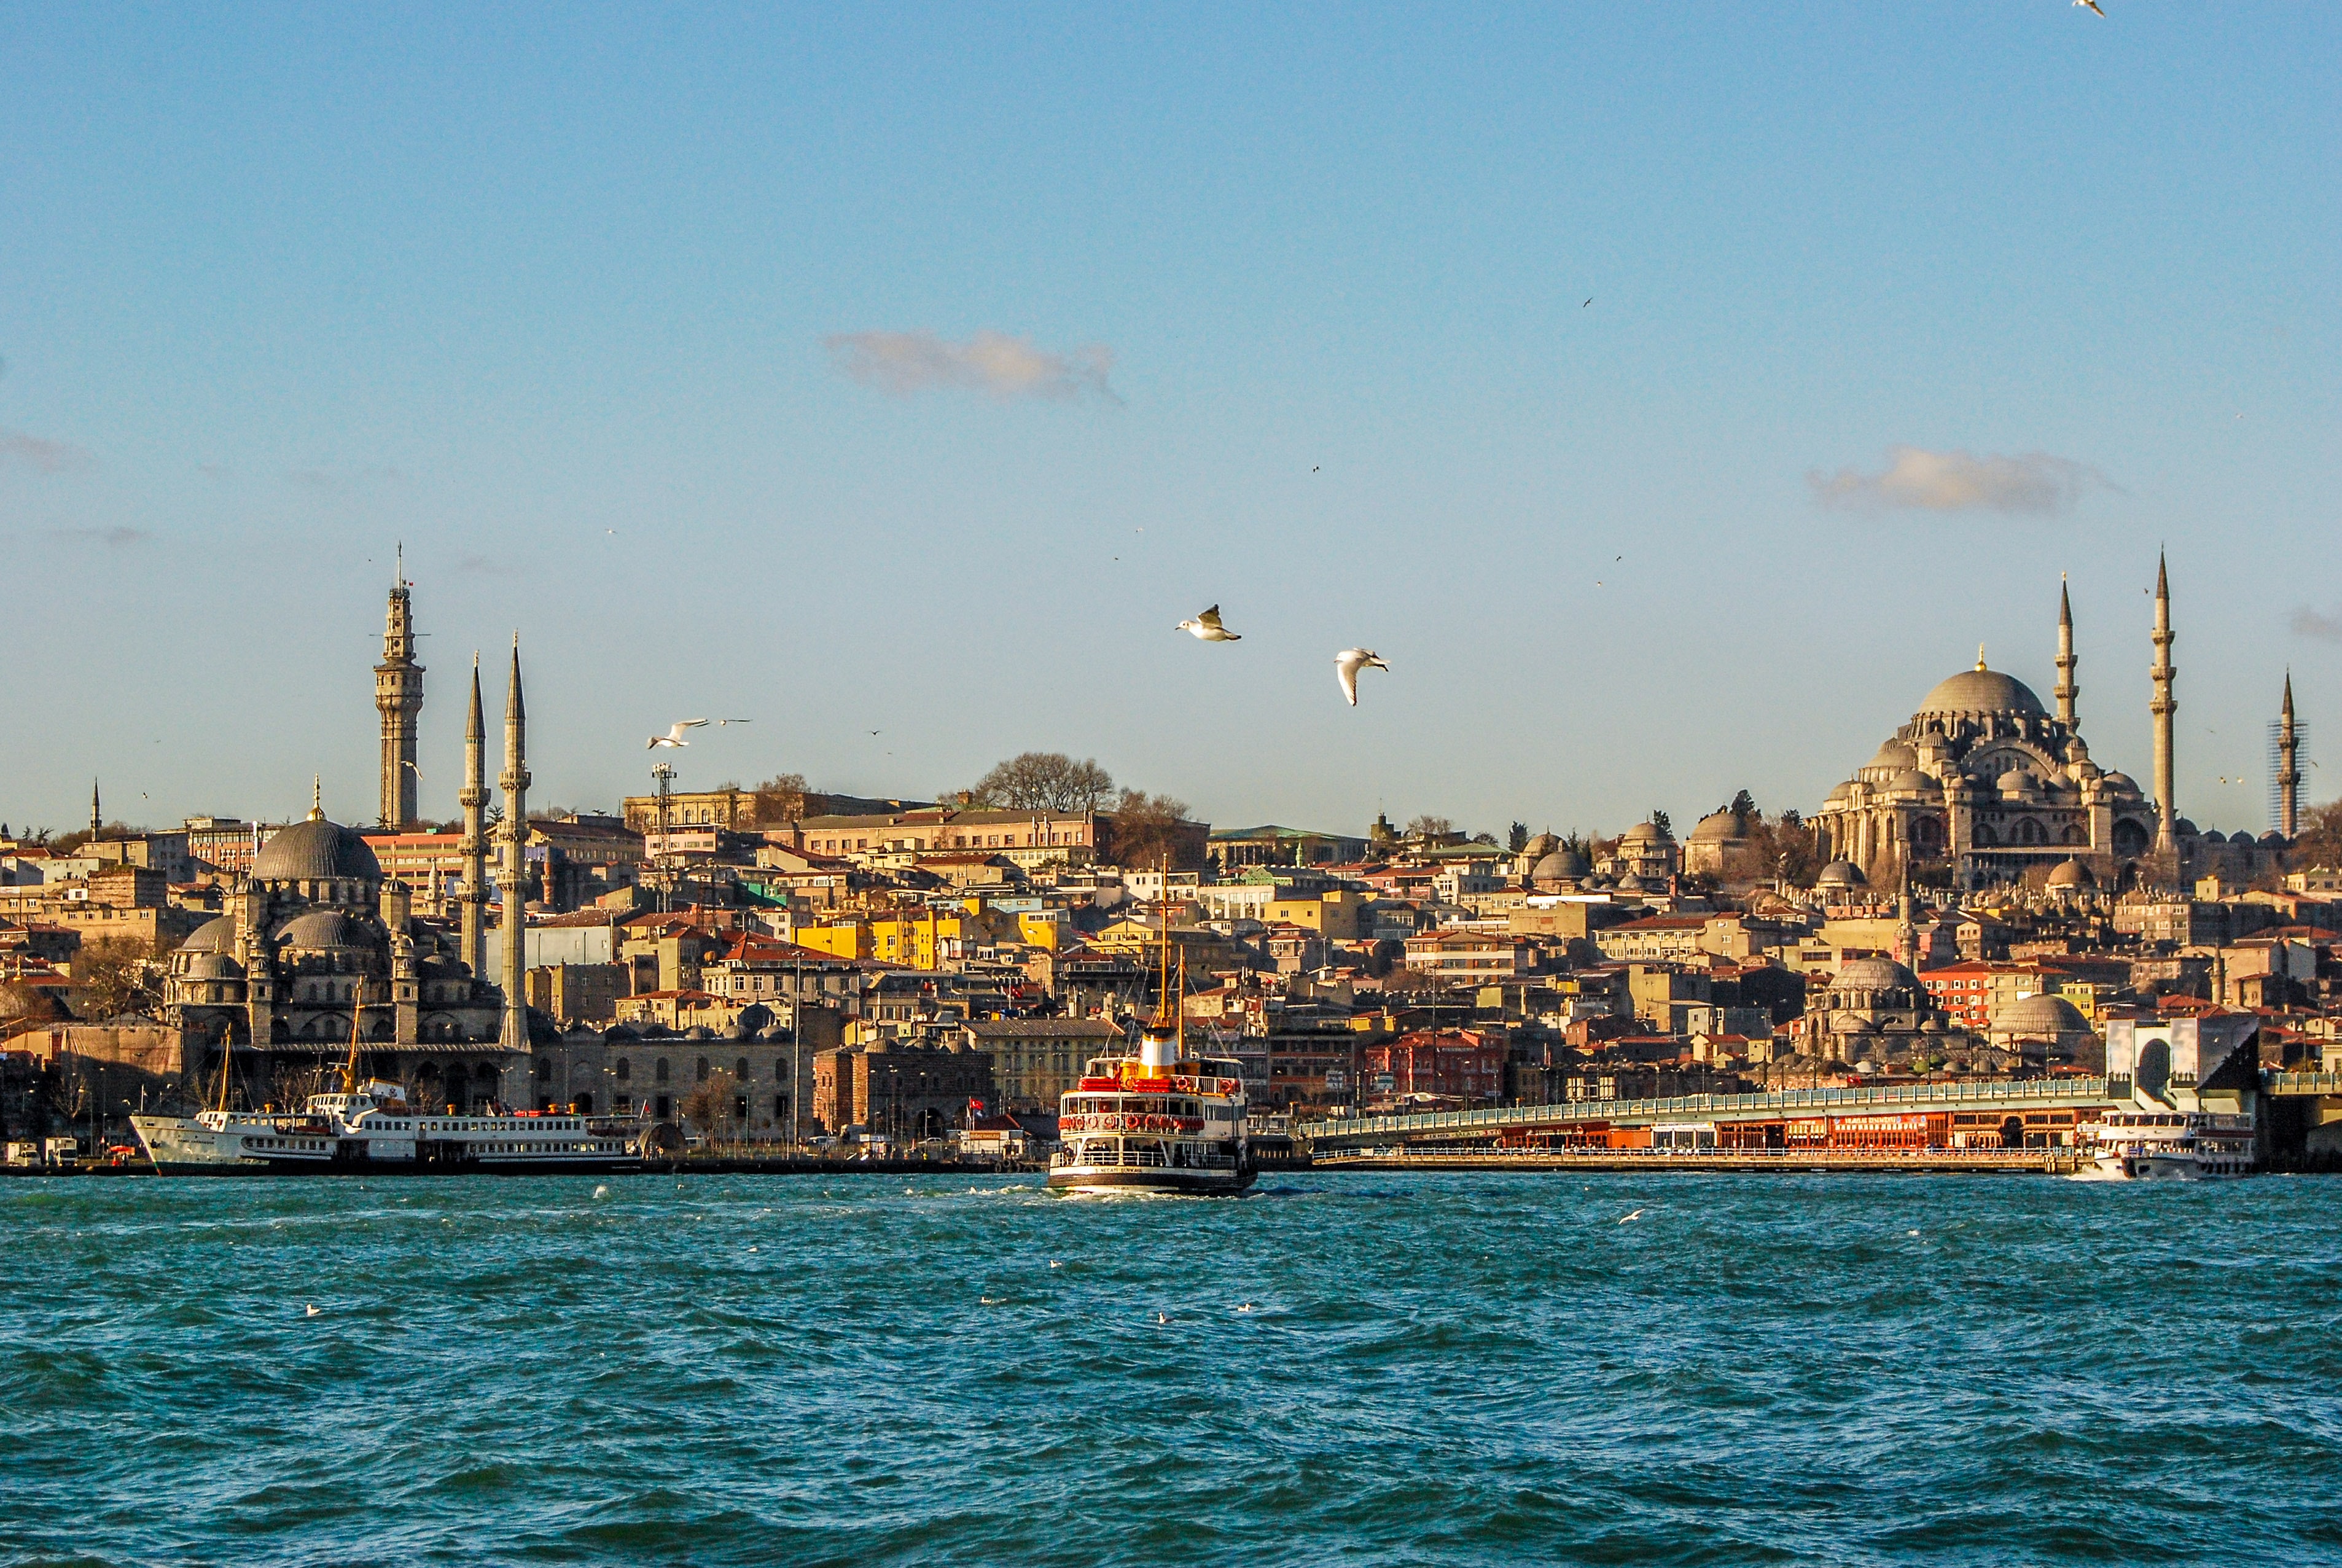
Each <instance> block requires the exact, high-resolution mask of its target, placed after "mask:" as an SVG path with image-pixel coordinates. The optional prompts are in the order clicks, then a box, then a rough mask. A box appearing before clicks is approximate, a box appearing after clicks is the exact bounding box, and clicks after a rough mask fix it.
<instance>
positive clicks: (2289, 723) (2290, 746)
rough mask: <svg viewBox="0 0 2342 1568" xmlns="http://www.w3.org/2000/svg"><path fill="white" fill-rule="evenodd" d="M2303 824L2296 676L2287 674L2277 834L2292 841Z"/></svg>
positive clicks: (2279, 731) (2280, 719)
mask: <svg viewBox="0 0 2342 1568" xmlns="http://www.w3.org/2000/svg"><path fill="white" fill-rule="evenodd" d="M2300 822H2301V737H2300V735H2299V734H2297V733H2296V731H2295V729H2294V727H2293V672H2292V671H2291V670H2287V672H2286V673H2285V706H2284V707H2282V708H2281V709H2279V710H2278V712H2277V832H2279V833H2281V834H2285V836H2286V837H2287V838H2288V839H2290V838H2292V837H2293V835H2294V832H2295V830H2296V828H2297V827H2298V826H2299V824H2300Z"/></svg>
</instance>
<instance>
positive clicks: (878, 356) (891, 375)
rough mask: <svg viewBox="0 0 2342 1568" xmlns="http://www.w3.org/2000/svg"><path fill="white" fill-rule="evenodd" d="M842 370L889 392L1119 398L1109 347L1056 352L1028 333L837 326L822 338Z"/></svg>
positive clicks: (904, 394)
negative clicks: (956, 339)
mask: <svg viewBox="0 0 2342 1568" xmlns="http://www.w3.org/2000/svg"><path fill="white" fill-rule="evenodd" d="M821 342H822V346H823V347H824V348H826V349H827V350H829V355H830V360H831V363H832V364H834V365H836V367H837V370H838V372H839V374H841V375H847V376H850V377H852V378H853V379H854V380H856V381H859V382H861V383H863V384H864V385H868V386H875V387H876V388H877V389H878V390H879V391H881V392H884V393H886V394H887V395H889V396H891V397H909V396H911V395H913V394H916V393H921V392H928V391H962V392H981V393H983V394H986V396H988V397H994V398H998V399H1000V400H1002V401H1003V402H1006V401H1007V400H1008V399H1011V398H1017V397H1041V398H1049V399H1052V400H1055V401H1058V402H1064V401H1066V400H1068V399H1071V398H1075V397H1078V396H1080V395H1082V394H1084V393H1088V394H1093V395H1095V396H1097V397H1102V398H1104V399H1106V401H1107V402H1109V403H1119V402H1121V401H1122V399H1121V398H1119V397H1116V395H1115V393H1114V389H1113V388H1112V387H1110V386H1108V385H1106V375H1107V374H1108V373H1109V372H1111V371H1112V370H1113V369H1114V350H1112V349H1110V348H1108V347H1106V345H1104V344H1096V343H1094V344H1087V345H1083V346H1082V347H1079V348H1074V349H1068V350H1066V352H1065V353H1063V354H1057V353H1054V352H1052V351H1050V350H1048V349H1045V348H1042V347H1040V346H1039V345H1036V344H1035V343H1034V342H1033V341H1032V340H1031V339H1030V338H1024V337H1010V336H1009V335H1007V334H1006V333H999V332H990V331H986V332H979V333H977V334H976V335H975V336H974V337H971V338H969V339H968V340H967V341H966V343H953V342H951V341H949V340H948V339H946V338H941V337H937V336H936V335H935V334H934V333H932V332H839V333H832V334H831V335H829V336H827V337H825V338H823V339H822V340H821Z"/></svg>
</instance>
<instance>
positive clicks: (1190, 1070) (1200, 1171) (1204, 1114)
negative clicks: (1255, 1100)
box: [1049, 966, 1257, 1196]
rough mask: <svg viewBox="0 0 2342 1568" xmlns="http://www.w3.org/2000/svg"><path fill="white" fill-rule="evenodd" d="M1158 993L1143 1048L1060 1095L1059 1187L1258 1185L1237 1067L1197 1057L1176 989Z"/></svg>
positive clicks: (1087, 1073) (1220, 1188)
mask: <svg viewBox="0 0 2342 1568" xmlns="http://www.w3.org/2000/svg"><path fill="white" fill-rule="evenodd" d="M1183 978H1184V966H1183ZM1158 994H1159V995H1160V997H1161V1000H1160V1001H1159V1002H1158V1004H1157V1005H1156V1010H1155V1015H1154V1017H1153V1018H1151V1019H1149V1020H1148V1022H1147V1024H1146V1028H1144V1029H1143V1030H1141V1031H1140V1032H1139V1036H1138V1050H1137V1053H1136V1054H1124V1055H1114V1056H1095V1057H1092V1058H1091V1059H1090V1060H1089V1061H1088V1062H1087V1063H1086V1064H1084V1066H1083V1068H1082V1076H1081V1081H1080V1083H1079V1084H1078V1085H1077V1086H1076V1087H1075V1088H1073V1089H1070V1090H1068V1091H1066V1094H1063V1095H1061V1096H1059V1098H1058V1101H1057V1136H1058V1138H1059V1140H1060V1142H1059V1146H1058V1149H1057V1152H1056V1154H1055V1155H1053V1156H1052V1157H1051V1158H1050V1161H1049V1185H1050V1186H1051V1187H1052V1188H1054V1189H1056V1190H1058V1191H1061V1192H1075V1193H1126V1192H1141V1193H1191V1194H1196V1195H1199V1196H1209V1195H1221V1194H1226V1195H1233V1194H1235V1193H1241V1192H1243V1191H1244V1190H1245V1189H1246V1188H1247V1187H1249V1186H1251V1185H1252V1184H1253V1181H1254V1179H1255V1177H1256V1174H1257V1173H1256V1172H1255V1170H1254V1169H1253V1164H1252V1154H1251V1150H1250V1149H1249V1147H1248V1146H1247V1144H1246V1140H1245V1092H1244V1079H1243V1077H1242V1075H1241V1074H1240V1073H1239V1070H1238V1066H1237V1064H1236V1062H1235V1061H1233V1060H1229V1059H1226V1058H1221V1057H1216V1056H1190V1055H1189V1054H1187V1051H1186V1035H1185V1032H1184V1030H1183V1028H1182V1026H1181V1012H1182V1010H1181V1009H1180V1007H1179V1005H1178V1003H1177V1000H1176V996H1175V995H1174V994H1173V993H1172V991H1171V988H1170V987H1169V986H1168V985H1165V986H1163V987H1162V988H1161V990H1160V992H1159V993H1158Z"/></svg>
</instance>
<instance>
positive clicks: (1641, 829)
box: [1618, 822, 1676, 849]
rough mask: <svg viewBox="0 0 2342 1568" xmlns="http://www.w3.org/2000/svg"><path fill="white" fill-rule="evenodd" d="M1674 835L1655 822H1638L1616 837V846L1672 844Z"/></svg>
mask: <svg viewBox="0 0 2342 1568" xmlns="http://www.w3.org/2000/svg"><path fill="white" fill-rule="evenodd" d="M1675 841H1676V840H1675V835H1674V834H1671V833H1669V832H1668V831H1667V830H1666V828H1663V827H1661V826H1660V825H1659V824H1656V823H1655V822H1638V823H1636V824H1635V825H1634V826H1632V827H1630V828H1628V829H1627V830H1626V832H1625V833H1623V834H1619V836H1618V846H1619V847H1620V848H1621V849H1624V848H1625V847H1626V845H1628V844H1673V843H1675Z"/></svg>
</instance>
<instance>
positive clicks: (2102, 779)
mask: <svg viewBox="0 0 2342 1568" xmlns="http://www.w3.org/2000/svg"><path fill="white" fill-rule="evenodd" d="M2098 782H2099V783H2100V784H2104V785H2105V786H2106V787H2107V791H2108V792H2109V793H2110V794H2137V793H2138V781H2137V780H2136V779H2134V778H2132V777H2131V776H2130V774H2127V773H2123V772H2121V771H2119V770H2117V771H2116V772H2114V773H2110V774H2101V775H2099V778H2098Z"/></svg>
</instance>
